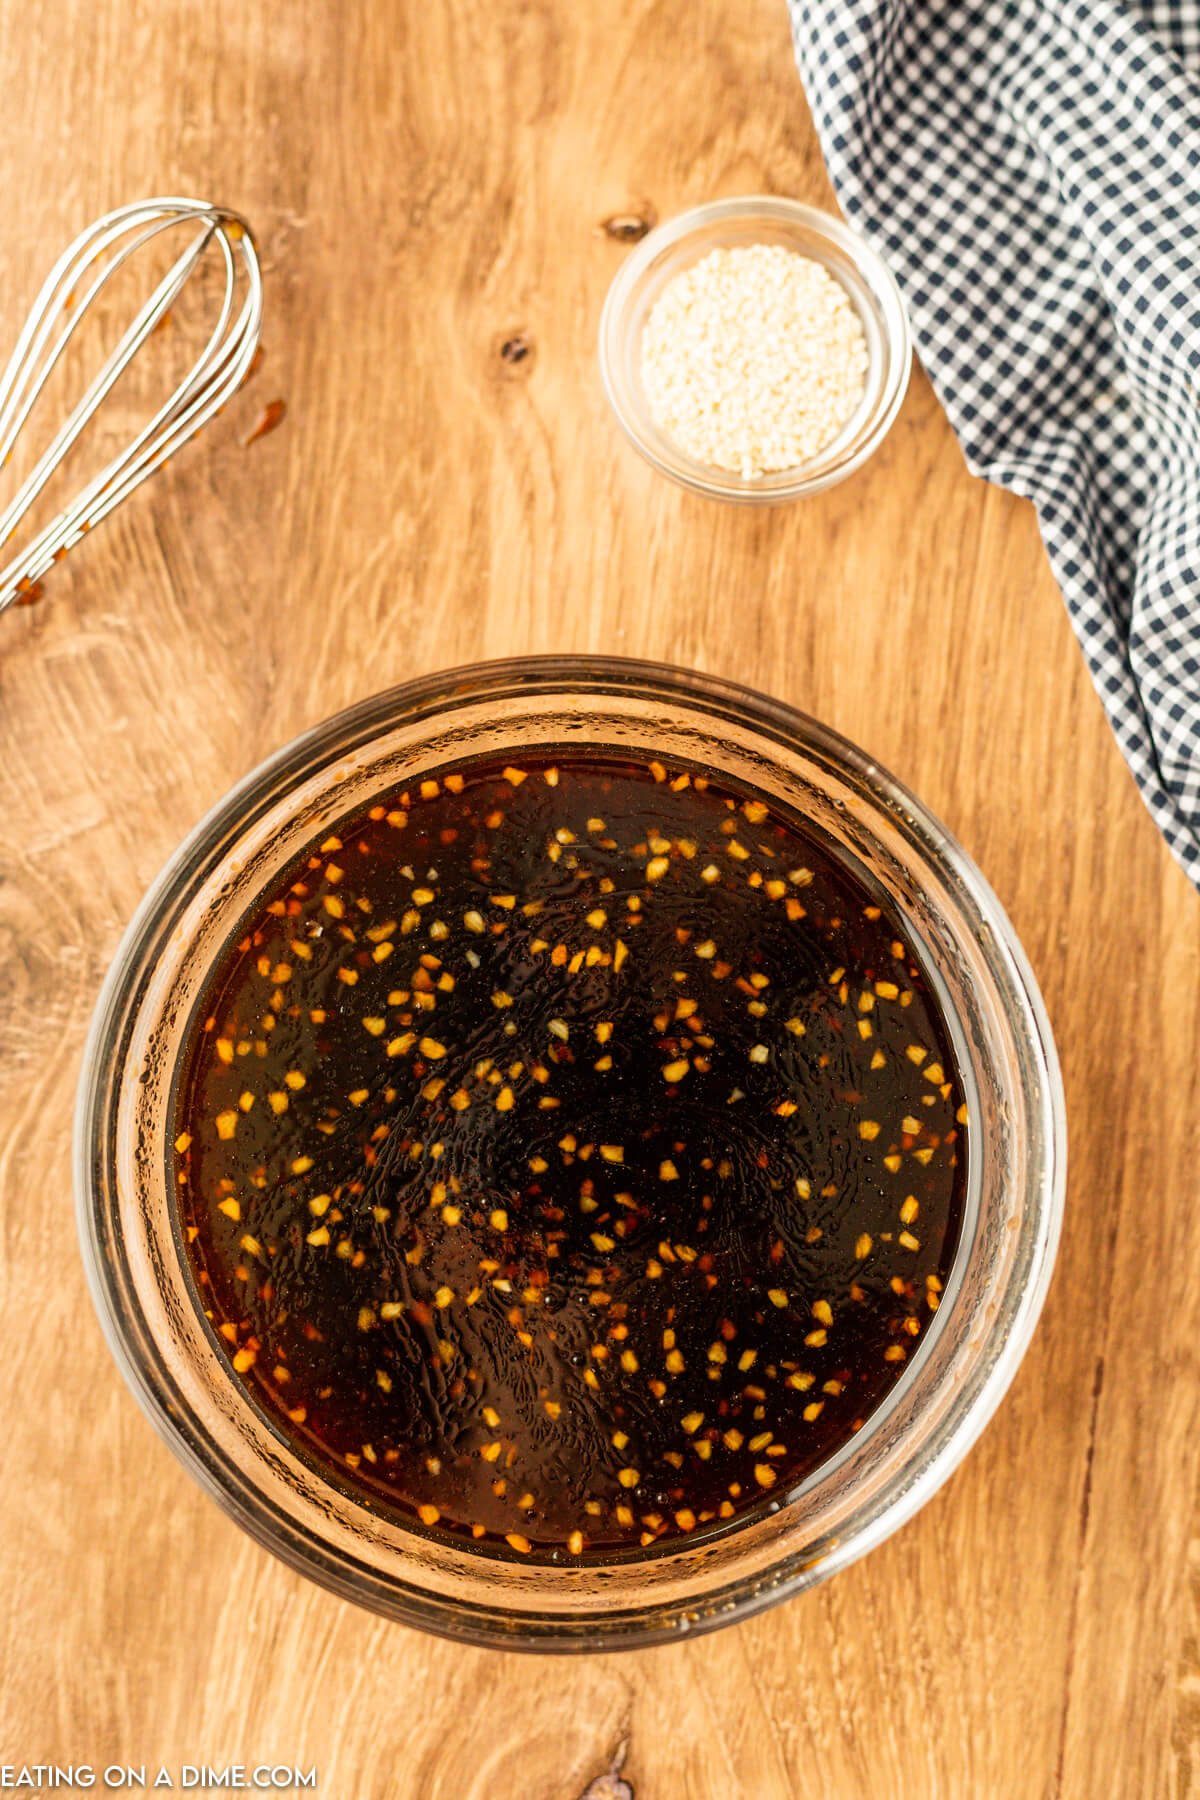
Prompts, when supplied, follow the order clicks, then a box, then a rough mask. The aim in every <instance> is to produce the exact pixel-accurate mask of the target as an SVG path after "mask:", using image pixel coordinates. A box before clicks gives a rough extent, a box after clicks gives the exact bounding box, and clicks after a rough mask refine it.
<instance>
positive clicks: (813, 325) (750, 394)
mask: <svg viewBox="0 0 1200 1800" xmlns="http://www.w3.org/2000/svg"><path fill="white" fill-rule="evenodd" d="M910 361H911V346H910V339H909V333H908V323H907V319H906V317H905V313H904V307H903V302H902V300H901V298H900V294H899V290H898V289H897V287H896V284H895V282H894V280H893V278H892V276H891V274H890V273H889V271H888V270H887V268H886V266H885V265H884V263H883V262H882V261H881V260H880V259H879V258H878V257H877V256H876V255H875V253H874V252H873V251H872V250H871V249H870V248H869V247H868V246H867V245H866V244H865V243H864V242H863V241H862V239H861V238H859V237H858V236H857V234H856V233H854V232H853V231H851V230H850V229H849V228H848V227H847V226H845V225H843V224H842V223H841V222H840V221H839V220H837V219H834V218H832V217H830V216H829V215H828V214H826V213H822V212H820V211H818V210H817V209H816V208H813V207H809V206H803V205H801V204H800V203H799V202H797V201H793V200H786V199H779V198H775V197H771V196H765V197H758V198H755V197H749V198H739V199H734V200H721V201H716V202H714V203H712V204H710V205H706V206H701V207H697V208H694V209H693V210H692V211H690V212H686V213H682V214H680V215H678V216H677V217H676V218H674V219H671V220H669V221H667V223H666V224H664V225H662V226H660V227H659V228H658V229H657V230H656V231H653V232H651V233H650V234H649V236H647V237H646V238H645V239H644V240H643V241H642V243H641V244H639V245H638V247H637V248H636V250H635V251H634V252H633V253H632V254H631V256H630V257H629V259H628V260H627V262H626V263H625V264H624V266H623V267H622V269H621V270H620V272H619V274H618V275H617V278H616V280H615V281H614V282H613V284H612V287H611V289H610V290H609V295H608V299H607V301H606V303H605V308H604V314H603V318H602V320H601V326H600V363H601V372H602V376H603V380H604V385H605V389H606V392H607V394H608V397H609V401H610V403H611V405H612V407H613V410H614V412H615V413H616V416H617V420H618V422H619V424H620V425H621V426H622V428H623V429H624V431H625V432H626V434H627V435H628V436H629V437H630V438H631V439H632V441H633V443H634V444H635V445H636V446H637V448H638V449H639V450H640V451H641V452H642V454H643V456H645V457H646V459H647V461H649V462H650V463H652V464H653V465H654V466H655V467H656V468H658V469H659V470H660V471H661V472H662V473H663V474H666V475H669V476H671V477H672V479H674V480H676V481H678V482H680V483H681V484H682V485H684V486H685V487H690V488H692V489H693V490H694V491H697V492H700V493H704V494H708V495H711V496H713V497H714V498H719V499H726V500H735V501H741V502H750V503H755V502H758V503H762V502H773V501H779V500H788V499H795V498H797V497H799V496H800V495H801V494H806V493H816V492H818V491H819V490H820V489H822V488H825V487H830V486H832V485H833V484H834V483H835V482H837V481H841V480H844V479H845V477H846V476H847V475H849V474H851V473H852V472H853V471H854V470H855V469H857V468H858V467H859V466H860V465H861V464H862V463H863V462H864V461H865V460H866V458H867V457H868V456H869V455H870V454H871V452H872V451H873V450H874V449H875V448H876V447H877V446H878V444H879V443H880V442H881V441H882V439H883V437H884V436H885V435H886V433H887V431H888V429H889V428H890V426H891V424H892V422H893V420H894V419H895V416H896V413H897V412H898V410H899V407H900V403H901V401H902V400H903V398H904V393H905V390H906V388H907V385H908V375H909V367H910Z"/></svg>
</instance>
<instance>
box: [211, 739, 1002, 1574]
mask: <svg viewBox="0 0 1200 1800" xmlns="http://www.w3.org/2000/svg"><path fill="white" fill-rule="evenodd" d="M965 1118H966V1114H965V1108H964V1106H963V1095H962V1092H961V1089H960V1084H959V1080H958V1075H957V1072H956V1069H955V1065H954V1063H953V1061H952V1058H951V1047H950V1042H949V1036H948V1033H947V1030H946V1025H945V1021H944V1020H943V1018H942V1017H941V1014H940V1012H939V1010H938V1007H937V1005H936V1003H935V1001H934V999H933V997H932V996H931V994H930V991H929V988H928V985H927V982H926V980H925V978H924V976H923V974H922V971H921V969H920V967H919V965H918V963H917V961H916V959H915V957H914V955H913V952H912V949H911V947H910V945H909V943H908V941H907V939H906V934H905V931H904V929H903V926H902V925H901V923H900V922H899V921H898V920H897V918H896V917H894V916H893V914H892V913H891V912H889V909H888V906H887V902H886V900H885V899H884V898H883V897H882V896H881V895H878V894H876V893H874V892H873V891H871V890H870V889H869V888H868V887H867V886H866V885H865V883H864V882H863V880H861V879H860V878H859V877H858V876H857V875H856V874H854V873H852V872H851V870H850V869H849V868H848V867H847V866H846V864H845V863H844V862H843V861H842V860H841V859H840V858H837V857H835V856H834V855H833V854H832V853H831V851H830V849H829V848H828V847H827V846H826V845H825V843H824V841H823V840H822V839H820V838H819V837H817V835H816V834H815V833H809V832H807V831H803V830H801V829H799V828H798V827H797V826H796V825H795V824H794V823H793V822H790V821H788V820H785V819H783V818H781V817H779V816H776V815H773V814H772V813H771V812H770V811H769V810H768V809H767V807H766V805H765V804H764V803H763V802H762V801H759V800H758V799H756V798H755V797H754V796H752V795H748V794H745V793H734V792H732V791H731V790H729V789H723V788H720V787H718V785H717V784H716V783H715V782H713V783H711V784H709V783H708V782H707V781H706V779H705V777H704V776H703V775H701V774H699V773H698V772H697V771H695V770H691V771H688V770H683V769H671V770H665V769H663V768H662V767H661V765H659V764H656V763H651V764H650V765H649V766H648V767H647V766H639V765H634V764H632V763H618V762H597V761H578V762H575V761H570V760H562V761H560V762H559V763H558V764H557V765H554V766H551V765H548V764H547V763H545V762H540V761H531V760H525V761H523V762H522V763H521V765H520V768H519V769H518V770H512V769H508V770H507V771H506V770H504V769H501V768H498V767H496V766H494V765H490V766H489V765H471V764H464V765H463V766H462V767H461V768H459V769H457V770H450V771H444V772H442V774H441V776H440V778H437V779H431V781H430V782H429V783H421V784H417V785H416V786H415V787H414V788H413V789H412V790H411V791H408V792H403V793H400V792H398V793H396V794H395V795H394V796H392V797H390V798H389V799H388V801H387V802H386V803H384V804H380V805H377V806H375V807H374V808H372V810H371V812H370V814H369V815H365V816H359V817H357V818H352V819H349V820H347V821H345V822H344V823H343V824H342V825H340V826H339V827H338V828H337V830H336V831H335V832H334V833H332V834H331V835H330V837H329V838H328V839H327V840H326V841H325V842H323V843H322V844H321V845H320V846H319V848H315V849H314V852H313V854H312V855H311V857H309V858H307V859H305V861H304V862H303V863H302V864H301V865H300V866H297V867H296V868H294V869H293V870H292V871H291V872H290V874H289V876H288V878H287V880H286V882H284V883H283V884H281V886H280V888H279V890H278V892H277V893H276V894H275V895H274V897H273V898H272V899H271V901H270V903H269V904H268V905H266V906H265V907H264V909H263V910H262V911H261V912H260V913H258V914H257V915H256V916H255V917H253V918H252V919H251V920H250V921H249V922H248V923H247V925H246V927H245V928H244V931H243V933H242V935H241V936H240V937H239V940H238V942H237V943H236V945H231V946H230V949H229V951H228V953H227V955H226V956H225V957H224V959H223V961H222V963H221V965H220V967H219V970H218V972H217V974H216V975H215V977H214V979H213V981H212V983H211V985H210V988H209V990H208V992H207V993H206V994H205V995H204V996H203V998H202V1001H201V1005H200V1007H199V1009H198V1012H197V1016H196V1018H195V1021H194V1024H193V1026H192V1028H191V1031H190V1036H189V1039H188V1042H187V1044H186V1047H185V1052H184V1055H183V1057H182V1060H181V1065H180V1074H179V1077H178V1080H177V1087H176V1124H175V1130H176V1146H175V1164H176V1168H175V1175H176V1178H177V1180H178V1183H179V1189H178V1192H179V1196H180V1218H181V1224H182V1227H183V1235H184V1238H185V1240H186V1242H187V1246H188V1256H189V1259H190V1263H191V1267H192V1270H193V1273H194V1276H195V1279H196V1281H197V1283H198V1286H199V1293H200V1296H201V1299H202V1304H203V1306H204V1308H205V1311H206V1314H207V1316H208V1318H209V1319H210V1320H211V1322H212V1324H213V1326H214V1328H215V1330H216V1331H217V1333H218V1334H219V1341H220V1342H221V1344H222V1347H223V1349H224V1351H225V1353H226V1354H227V1355H228V1357H229V1358H230V1361H231V1365H232V1368H233V1370H234V1371H235V1372H236V1377H237V1378H238V1379H239V1380H241V1381H244V1382H245V1383H246V1385H247V1387H248V1388H249V1390H250V1392H251V1393H252V1395H253V1396H254V1398H255V1399H256V1401H257V1402H258V1404H259V1405H260V1407H261V1408H262V1409H263V1410H264V1411H265V1413H266V1414H267V1415H268V1416H269V1417H270V1419H271V1420H272V1421H274V1423H275V1424H276V1426H277V1428H278V1429H279V1430H280V1431H281V1432H283V1433H284V1434H286V1436H287V1437H288V1438H289V1439H290V1440H291V1441H293V1442H294V1443H295V1445H296V1446H297V1447H298V1448H299V1449H300V1450H301V1452H302V1453H303V1454H304V1455H305V1456H306V1457H307V1458H308V1460H309V1461H310V1462H312V1463H313V1465H314V1466H315V1467H317V1468H318V1469H319V1470H321V1471H322V1472H324V1473H325V1474H326V1475H327V1476H328V1477H329V1478H330V1479H332V1480H334V1481H336V1482H337V1483H338V1484H339V1485H340V1486H342V1487H344V1488H348V1489H349V1490H350V1491H353V1492H357V1493H358V1494H359V1495H360V1497H364V1498H367V1499H368V1500H369V1502H370V1503H371V1504H372V1505H375V1506H379V1505H380V1504H386V1505H389V1506H391V1507H393V1508H395V1509H397V1510H398V1511H399V1512H400V1513H401V1515H402V1516H405V1517H408V1518H412V1517H413V1516H414V1515H416V1517H418V1518H419V1519H421V1521H422V1522H423V1523H424V1524H425V1525H427V1526H429V1527H431V1528H434V1529H437V1530H450V1531H453V1532H457V1533H465V1534H470V1535H473V1536H474V1537H476V1538H483V1539H486V1540H489V1541H491V1542H498V1543H500V1544H504V1543H505V1542H507V1544H508V1545H509V1546H511V1548H512V1549H513V1550H514V1551H515V1552H518V1553H521V1554H528V1553H530V1552H532V1553H541V1554H546V1553H550V1554H553V1555H565V1556H567V1557H568V1558H569V1557H572V1556H579V1555H586V1554H588V1553H589V1552H590V1553H601V1554H603V1553H611V1552H612V1551H613V1550H614V1549H615V1548H620V1547H634V1548H638V1547H642V1548H645V1547H648V1546H649V1545H651V1544H652V1543H654V1542H656V1541H658V1540H659V1539H662V1538H669V1537H679V1536H681V1535H687V1534H690V1533H692V1532H695V1531H700V1530H703V1529H705V1528H706V1527H708V1528H713V1529H715V1528H719V1527H721V1526H722V1525H727V1524H728V1523H729V1522H731V1521H737V1520H738V1519H739V1518H741V1517H742V1516H744V1515H745V1514H746V1513H747V1512H748V1511H749V1510H750V1509H752V1508H758V1507H761V1506H762V1505H763V1504H769V1503H771V1502H773V1501H777V1500H780V1499H782V1498H783V1497H785V1496H786V1495H787V1494H788V1492H789V1491H790V1490H792V1489H794V1488H795V1486H796V1484H797V1483H799V1482H800V1481H802V1480H803V1479H804V1478H805V1476H807V1475H808V1474H810V1473H811V1472H812V1471H813V1470H814V1469H816V1468H817V1467H818V1466H819V1465H820V1464H821V1463H823V1462H825V1461H826V1460H827V1459H828V1458H829V1457H830V1456H832V1455H833V1454H834V1453H835V1452H836V1451H838V1450H839V1449H840V1448H841V1447H842V1446H843V1445H844V1444H845V1443H846V1442H847V1441H848V1439H849V1438H850V1437H851V1436H852V1435H853V1434H854V1433H855V1432H856V1431H857V1430H859V1429H860V1428H861V1427H862V1425H863V1423H864V1422H865V1421H866V1419H867V1418H868V1417H869V1415H870V1414H871V1412H872V1411H873V1410H874V1409H875V1408H876V1407H877V1406H878V1405H879V1403H880V1401H881V1400H882V1399H883V1398H884V1397H885V1395H886V1394H887V1393H888V1392H889V1390H890V1389H891V1388H892V1387H893V1386H894V1384H895V1383H896V1381H897V1380H898V1379H899V1377H900V1376H901V1375H902V1374H903V1372H904V1369H905V1367H906V1364H907V1361H908V1359H909V1358H910V1357H911V1356H912V1355H913V1354H914V1353H915V1351H916V1350H917V1349H918V1347H919V1346H920V1343H921V1340H922V1337H923V1336H924V1334H925V1333H926V1332H927V1331H928V1329H929V1326H930V1324H931V1322H932V1319H933V1316H934V1313H935V1312H936V1310H937V1307H938V1304H939V1297H940V1295H941V1292H942V1289H943V1286H944V1284H945V1281H946V1278H947V1274H948V1271H949V1268H950V1264H951V1262H952V1259H953V1255H954V1251H955V1247H956V1244H957V1239H958V1235H959V1229H960V1223H961V1210H962V1195H963V1186H964V1175H965V1168H966V1157H965V1155H964V1153H963V1152H964V1144H965V1131H964V1125H965Z"/></svg>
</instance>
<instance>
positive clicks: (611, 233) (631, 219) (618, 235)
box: [600, 200, 658, 244]
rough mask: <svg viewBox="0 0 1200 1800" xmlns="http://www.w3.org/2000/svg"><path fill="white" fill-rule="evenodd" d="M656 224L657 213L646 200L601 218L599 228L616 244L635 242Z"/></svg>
mask: <svg viewBox="0 0 1200 1800" xmlns="http://www.w3.org/2000/svg"><path fill="white" fill-rule="evenodd" d="M657 224H658V213H657V211H656V210H655V208H654V207H653V206H651V204H650V202H649V201H648V200H646V201H643V202H642V203H641V204H639V205H638V206H636V207H631V208H630V210H629V211H628V212H619V213H613V214H612V216H611V217H610V218H607V219H602V220H601V222H600V229H601V231H603V233H604V235H605V236H606V237H610V238H612V239H613V240H614V242H616V243H618V244H636V243H638V242H640V240H641V239H642V238H644V237H645V235H646V233H647V232H648V231H652V230H653V229H654V227H655V226H656V225H657Z"/></svg>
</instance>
